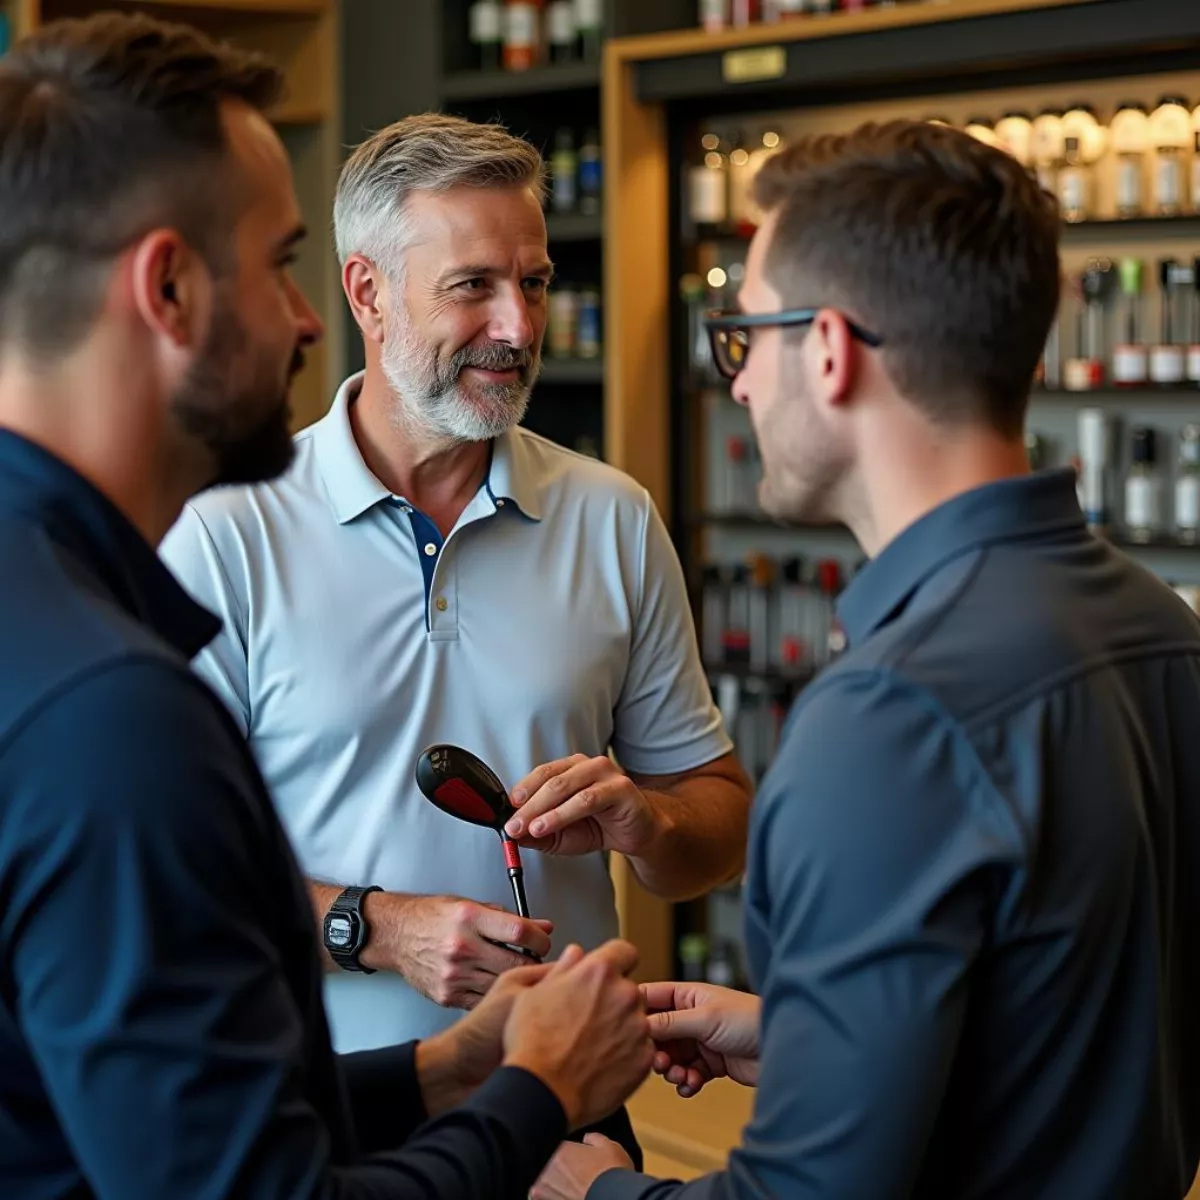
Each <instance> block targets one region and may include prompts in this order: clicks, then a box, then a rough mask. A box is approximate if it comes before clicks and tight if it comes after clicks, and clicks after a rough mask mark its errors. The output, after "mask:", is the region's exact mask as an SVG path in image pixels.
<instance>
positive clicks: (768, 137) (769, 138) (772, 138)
mask: <svg viewBox="0 0 1200 1200" xmlns="http://www.w3.org/2000/svg"><path fill="white" fill-rule="evenodd" d="M763 145H764V146H766V148H767V149H768V150H774V149H775V147H776V146H778V145H779V134H777V133H775V132H774V130H771V131H769V132H767V133H764V134H763Z"/></svg>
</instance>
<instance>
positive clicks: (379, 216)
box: [333, 113, 546, 279]
mask: <svg viewBox="0 0 1200 1200" xmlns="http://www.w3.org/2000/svg"><path fill="white" fill-rule="evenodd" d="M454 187H474V188H509V187H528V188H532V189H533V191H534V193H535V194H536V195H537V197H538V199H539V200H544V199H545V194H546V181H545V166H544V164H543V162H542V156H541V154H539V153H538V151H537V150H536V149H535V148H534V147H533V146H531V145H530V144H529V143H528V142H526V141H524V140H523V139H521V138H518V137H513V135H512V134H510V133H509V132H508V130H506V129H504V128H503V127H502V126H500V125H482V124H477V123H476V122H474V121H466V120H463V118H461V117H449V116H446V115H444V114H442V113H422V114H420V115H419V116H413V117H405V118H404V119H403V120H401V121H396V122H395V123H394V124H392V125H389V126H387V128H386V129H381V130H379V132H378V133H375V134H373V135H372V136H371V137H369V138H368V139H367V140H366V141H365V142H363V143H362V144H361V145H360V146H359V147H358V148H357V149H356V150H355V151H354V152H353V154H351V155H350V157H349V158H348V159H347V160H346V165H345V166H344V167H343V168H342V174H341V178H340V179H339V180H338V186H337V195H336V197H335V198H334V202H333V235H334V242H335V244H336V246H337V254H338V259H339V261H341V262H342V263H345V261H346V259H347V258H349V257H350V255H351V254H362V255H365V256H366V257H367V258H369V259H370V260H371V261H372V262H373V263H375V264H376V265H377V266H378V267H380V269H381V270H383V271H384V272H385V273H386V274H387V275H388V276H389V277H390V278H392V279H396V278H398V277H399V275H400V272H401V252H402V251H403V249H404V247H405V246H406V245H407V243H408V241H409V238H410V236H411V232H410V230H409V228H408V226H409V221H408V219H407V214H406V212H405V205H406V201H407V200H408V197H409V196H410V195H411V194H412V193H413V192H418V191H427V192H445V191H449V189H450V188H454Z"/></svg>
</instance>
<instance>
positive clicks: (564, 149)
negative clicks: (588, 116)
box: [550, 126, 579, 213]
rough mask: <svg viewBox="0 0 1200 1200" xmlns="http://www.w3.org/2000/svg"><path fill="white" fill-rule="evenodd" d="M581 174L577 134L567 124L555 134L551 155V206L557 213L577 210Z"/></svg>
mask: <svg viewBox="0 0 1200 1200" xmlns="http://www.w3.org/2000/svg"><path fill="white" fill-rule="evenodd" d="M578 175H579V155H578V154H576V152H575V135H574V134H573V133H572V132H571V130H570V129H568V128H567V127H566V126H563V128H561V129H559V131H558V132H557V133H556V134H555V135H554V153H553V154H551V156H550V207H551V208H552V209H553V210H554V211H555V212H556V213H569V212H574V211H575V206H576V204H577V203H578V200H579V196H578V192H577V188H576V179H577V177H578Z"/></svg>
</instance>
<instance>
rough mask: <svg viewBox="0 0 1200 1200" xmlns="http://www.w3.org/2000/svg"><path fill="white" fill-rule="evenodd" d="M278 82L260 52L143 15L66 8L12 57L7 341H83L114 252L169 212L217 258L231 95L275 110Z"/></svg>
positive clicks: (0, 129)
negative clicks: (75, 14) (78, 16)
mask: <svg viewBox="0 0 1200 1200" xmlns="http://www.w3.org/2000/svg"><path fill="white" fill-rule="evenodd" d="M281 84H282V78H281V76H280V73H279V71H278V70H277V69H276V68H275V67H274V66H272V65H271V64H270V63H269V62H268V61H267V60H266V59H264V58H262V57H260V56H258V55H254V54H248V53H245V52H243V51H240V50H237V49H234V48H233V47H231V46H227V45H223V44H221V43H218V42H215V41H213V40H211V39H210V38H208V37H205V36H204V35H203V34H201V33H199V32H198V31H196V30H194V29H190V28H188V27H186V26H182V25H173V24H167V23H165V22H161V21H156V20H152V19H150V18H149V17H145V16H140V15H124V14H115V13H103V14H100V15H98V16H95V17H91V18H88V19H86V20H68V21H58V22H53V23H51V24H48V25H46V26H44V27H43V28H42V29H41V30H39V31H38V32H37V33H35V34H34V35H32V36H31V37H29V38H27V39H25V40H24V41H23V42H21V43H20V44H19V45H18V46H17V47H16V48H15V49H14V50H13V51H12V52H11V53H9V54H6V55H5V56H4V57H3V58H0V344H17V345H20V346H21V348H22V349H23V350H24V351H25V352H27V353H29V354H30V355H32V356H33V357H34V358H36V359H40V360H46V359H50V358H53V357H54V356H56V355H58V354H61V353H63V352H64V351H66V350H68V349H70V348H72V347H73V346H74V345H75V344H76V343H77V342H78V341H79V339H81V338H82V337H83V336H84V335H85V334H86V333H87V331H88V329H89V328H90V327H91V325H92V323H93V322H94V320H95V319H96V316H97V314H98V312H99V308H100V304H101V301H102V296H103V289H104V286H105V281H106V279H107V277H108V272H109V269H110V265H111V262H112V260H113V259H114V258H115V257H116V256H117V255H118V254H119V253H120V252H121V251H122V250H123V249H124V248H125V247H126V246H128V245H130V244H131V243H132V242H134V241H135V240H136V239H137V238H138V237H139V236H141V235H142V234H143V233H145V232H148V231H149V230H150V229H153V228H155V227H156V226H165V227H170V228H173V229H177V230H178V231H179V232H180V233H181V234H182V235H183V236H184V237H186V238H187V239H188V241H189V243H190V244H192V245H193V246H194V247H195V249H196V250H197V251H198V252H199V253H201V254H202V255H204V257H205V258H206V259H207V260H208V261H209V262H210V263H211V264H212V265H213V266H214V268H216V267H218V265H219V261H220V260H221V258H222V257H223V256H224V255H227V254H228V252H229V247H230V245H231V236H232V230H233V224H234V222H235V220H236V215H237V202H236V201H233V202H231V199H230V197H231V194H237V193H238V191H239V189H238V188H237V187H236V181H234V180H231V178H230V176H229V172H228V171H226V170H222V166H223V165H224V164H223V158H224V155H225V152H226V145H225V136H224V131H223V125H222V113H221V102H222V101H223V100H226V99H236V100H240V101H243V102H245V103H247V104H249V105H251V106H253V107H255V108H257V109H259V110H262V109H264V108H266V107H267V106H268V105H270V104H271V103H273V102H274V101H275V99H276V98H277V97H278V95H279V92H280V89H281Z"/></svg>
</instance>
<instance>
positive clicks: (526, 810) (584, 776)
mask: <svg viewBox="0 0 1200 1200" xmlns="http://www.w3.org/2000/svg"><path fill="white" fill-rule="evenodd" d="M550 767H553V768H555V769H554V770H553V771H552V772H550V773H549V774H548V776H547V777H546V778H545V779H544V781H543V782H541V783H540V784H539V785H538V786H537V787H536V789H534V790H530V789H529V785H526V786H525V787H519V788H517V789H516V790H515V791H514V793H513V803H514V804H517V803H518V802H517V799H516V797H517V794H518V793H520V794H522V795H524V797H525V799H524V800H522V801H521V802H520V804H519V807H520V809H521V811H520V812H519V813H518V814H517V815H516V816H515V817H513V818H512V819H511V820H510V821H509V822H508V824H507V825H505V827H504V828H505V831H506V832H507V833H508V836H509V837H514V838H515V837H520V836H521V835H522V834H523V833H524V832H525V831H526V830H527V829H530V831H531V832H532V834H533V836H534V837H544V836H546V834H548V833H550V832H551V829H550V828H546V829H545V830H543V829H541V828H531V826H532V825H533V823H534V822H535V821H537V820H538V819H539V818H544V817H545V815H546V813H548V812H550V811H551V810H552V809H556V808H558V807H559V806H560V805H561V804H563V803H564V802H565V801H567V800H569V799H570V798H571V797H573V796H574V795H575V794H576V793H577V792H581V791H583V790H584V789H585V788H589V787H591V786H592V785H594V784H598V783H600V782H601V780H603V779H605V778H606V777H608V776H610V775H614V774H617V769H616V767H614V766H613V763H612V760H611V759H609V758H605V757H603V756H598V757H596V758H584V757H583V755H577V756H576V758H575V759H574V760H571V759H563V760H560V761H559V762H558V763H552V764H549V766H548V767H547V768H539V770H547V771H549V768H550ZM536 777H538V772H537V771H535V772H534V773H533V775H532V776H530V779H531V780H533V779H535V778H536ZM620 778H625V777H624V776H620ZM575 819H576V820H577V819H578V818H575ZM554 828H558V826H555V827H554Z"/></svg>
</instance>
